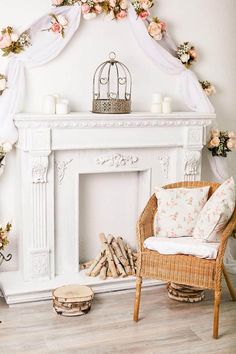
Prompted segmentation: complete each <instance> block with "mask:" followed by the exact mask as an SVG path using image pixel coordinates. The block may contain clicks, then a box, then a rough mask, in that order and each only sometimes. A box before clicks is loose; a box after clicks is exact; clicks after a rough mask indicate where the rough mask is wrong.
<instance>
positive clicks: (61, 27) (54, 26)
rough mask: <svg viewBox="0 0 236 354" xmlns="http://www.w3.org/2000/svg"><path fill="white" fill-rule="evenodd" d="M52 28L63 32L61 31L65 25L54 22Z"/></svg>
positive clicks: (54, 30) (53, 30) (56, 31)
mask: <svg viewBox="0 0 236 354" xmlns="http://www.w3.org/2000/svg"><path fill="white" fill-rule="evenodd" d="M51 30H52V32H54V33H61V31H62V30H63V26H62V25H61V24H60V23H58V22H54V23H53V24H52V27H51Z"/></svg>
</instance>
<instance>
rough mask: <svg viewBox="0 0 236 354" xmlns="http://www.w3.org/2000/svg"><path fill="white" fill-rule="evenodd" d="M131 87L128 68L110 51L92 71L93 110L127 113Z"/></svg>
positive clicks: (97, 111)
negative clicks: (105, 59)
mask: <svg viewBox="0 0 236 354" xmlns="http://www.w3.org/2000/svg"><path fill="white" fill-rule="evenodd" d="M131 87H132V79H131V75H130V71H129V69H128V68H127V66H126V65H125V64H123V63H121V62H120V61H118V60H116V54H115V53H114V52H111V53H110V54H109V60H107V61H105V62H103V63H102V64H100V65H99V66H98V67H97V69H96V71H95V73H94V78H93V112H96V113H129V112H130V110H131V109H130V105H131ZM116 105H117V108H116V107H115V106H116ZM112 107H113V108H112ZM110 110H111V111H110Z"/></svg>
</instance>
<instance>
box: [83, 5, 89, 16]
mask: <svg viewBox="0 0 236 354" xmlns="http://www.w3.org/2000/svg"><path fill="white" fill-rule="evenodd" d="M81 9H82V13H83V14H84V15H85V14H88V13H89V12H90V6H89V5H88V4H83V5H82V6H81Z"/></svg>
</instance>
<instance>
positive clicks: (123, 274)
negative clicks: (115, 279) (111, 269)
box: [113, 254, 127, 278]
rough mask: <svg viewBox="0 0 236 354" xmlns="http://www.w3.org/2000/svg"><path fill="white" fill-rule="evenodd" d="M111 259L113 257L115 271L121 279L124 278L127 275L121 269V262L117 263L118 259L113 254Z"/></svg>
mask: <svg viewBox="0 0 236 354" xmlns="http://www.w3.org/2000/svg"><path fill="white" fill-rule="evenodd" d="M113 257H114V261H115V265H116V267H117V270H118V271H119V273H120V275H121V276H122V277H123V278H124V277H126V276H127V274H126V272H125V270H124V268H123V266H122V264H121V262H120V261H119V259H118V258H117V257H116V255H115V254H114V255H113Z"/></svg>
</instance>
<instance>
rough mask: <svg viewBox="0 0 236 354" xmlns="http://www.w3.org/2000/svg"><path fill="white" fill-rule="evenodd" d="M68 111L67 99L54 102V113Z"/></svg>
mask: <svg viewBox="0 0 236 354" xmlns="http://www.w3.org/2000/svg"><path fill="white" fill-rule="evenodd" d="M68 113H69V101H68V100H60V101H59V102H58V103H57V104H56V114H68Z"/></svg>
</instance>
